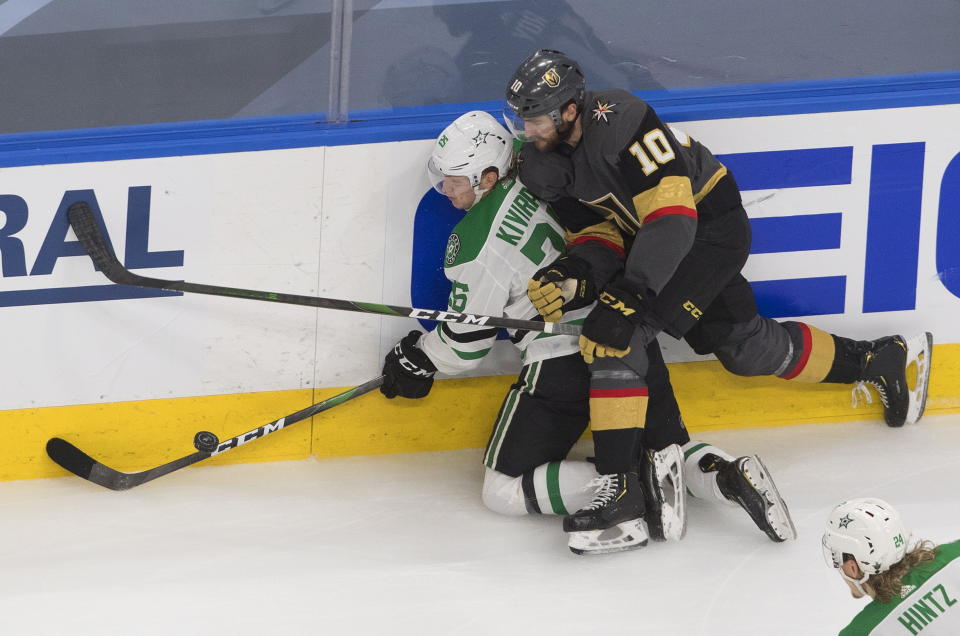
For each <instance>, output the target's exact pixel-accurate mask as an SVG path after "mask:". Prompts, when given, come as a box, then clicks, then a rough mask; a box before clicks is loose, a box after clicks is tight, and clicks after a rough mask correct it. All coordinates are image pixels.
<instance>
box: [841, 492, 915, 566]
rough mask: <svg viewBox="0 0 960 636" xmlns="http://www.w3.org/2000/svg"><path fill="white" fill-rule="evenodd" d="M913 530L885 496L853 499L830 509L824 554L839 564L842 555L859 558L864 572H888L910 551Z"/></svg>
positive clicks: (858, 563)
mask: <svg viewBox="0 0 960 636" xmlns="http://www.w3.org/2000/svg"><path fill="white" fill-rule="evenodd" d="M909 541H910V531H909V530H907V529H906V528H905V527H904V525H903V521H901V519H900V513H898V512H897V511H896V509H894V507H893V506H891V505H890V504H888V503H887V502H886V501H883V500H882V499H869V498H868V499H851V500H850V501H844V502H843V503H841V504H840V505H838V506H837V507H836V508H834V509H833V512H831V513H830V516H829V517H828V518H827V527H826V530H825V531H824V533H823V557H824V559H825V560H826V561H827V565H830V566H833V567H835V568H839V567H840V566H841V565H843V555H844V554H850V555H852V556H853V558H854V559H856V561H857V565H859V566H860V570H861V571H862V572H863V574H864V576H863V579H861V582H863V581H866V579H867V578H868V577H869V576H870V575H872V574H880V573H881V572H886V571H887V570H889V569H890V568H891V566H893V565H894V564H896V563H897V562H898V561H900V560H901V559H902V558H903V556H904V555H905V554H906V553H907V542H909Z"/></svg>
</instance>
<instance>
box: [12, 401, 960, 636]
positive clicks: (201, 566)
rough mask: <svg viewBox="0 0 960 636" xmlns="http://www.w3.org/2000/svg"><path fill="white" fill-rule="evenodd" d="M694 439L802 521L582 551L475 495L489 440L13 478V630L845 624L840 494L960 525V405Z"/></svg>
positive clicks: (749, 631)
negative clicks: (766, 484)
mask: <svg viewBox="0 0 960 636" xmlns="http://www.w3.org/2000/svg"><path fill="white" fill-rule="evenodd" d="M280 434H283V433H280ZM696 438H697V439H704V440H707V441H711V442H713V443H715V444H716V445H718V446H720V447H722V448H724V449H726V450H728V451H729V452H731V453H733V454H747V453H758V454H760V455H761V457H763V459H764V460H765V462H766V464H767V466H768V468H769V469H770V470H771V472H772V474H773V475H774V477H775V478H776V481H777V484H778V486H779V487H780V491H781V493H782V494H783V496H784V498H785V499H786V500H787V502H788V504H789V506H790V509H791V511H792V513H793V518H794V521H795V522H796V526H797V530H798V532H799V538H798V540H796V541H794V542H790V543H786V544H774V543H772V542H770V541H769V540H768V539H767V538H766V536H765V535H763V534H762V533H761V532H760V531H759V530H757V529H756V528H755V527H754V526H753V524H752V522H751V521H750V520H749V518H748V517H747V516H746V515H745V514H744V513H743V512H741V511H740V510H739V509H735V508H719V507H717V506H714V505H709V504H707V503H706V502H702V501H694V502H692V503H691V504H690V510H689V529H688V532H687V537H686V538H685V539H684V540H683V541H682V542H681V543H669V544H654V543H651V544H650V545H649V546H647V547H646V548H643V549H640V550H637V551H634V552H624V553H618V554H611V555H601V556H593V557H583V556H575V555H574V554H572V553H570V552H569V551H568V550H567V547H566V538H565V536H564V534H563V532H562V531H561V528H560V520H559V518H557V517H536V518H533V517H522V518H505V517H500V516H497V515H495V514H494V513H491V512H488V511H487V510H486V509H485V508H484V507H483V505H482V504H481V502H480V496H479V493H480V479H481V475H482V470H481V467H480V451H479V450H468V451H456V452H444V453H427V454H415V455H392V456H379V457H359V458H347V459H327V460H322V461H316V460H306V461H299V462H282V463H271V464H254V465H244V466H228V467H203V466H202V465H201V466H200V467H196V468H191V469H187V470H182V471H179V472H177V473H174V474H171V475H168V476H166V477H163V478H161V479H159V480H157V481H155V482H152V483H149V484H145V485H143V486H141V487H139V488H137V489H136V490H131V491H128V492H120V493H117V492H111V491H108V490H104V489H101V488H100V487H98V486H94V485H92V484H90V483H87V482H85V481H83V480H81V479H79V478H75V477H65V478H62V479H47V480H38V481H30V482H8V483H4V484H0V502H2V512H3V515H2V518H3V523H2V525H0V546H2V547H0V567H2V570H0V571H2V577H0V634H3V635H5V636H14V635H16V636H19V635H21V634H24V635H30V636H32V635H35V634H56V635H60V634H71V635H76V634H97V635H104V634H106V635H113V634H121V635H128V634H136V635H140V634H164V635H167V634H178V635H180V634H213V635H219V634H230V635H234V634H237V635H239V634H272V635H278V636H279V635H286V634H336V635H341V634H344V635H346V634H377V635H379V634H390V635H405V634H411V635H413V634H416V635H418V636H421V635H433V634H443V635H448V634H450V635H453V634H458V635H459V634H463V635H467V634H477V635H484V636H486V635H495V636H512V635H514V634H516V635H523V636H529V635H538V634H550V635H551V636H560V635H565V634H570V635H576V636H584V635H593V634H618V635H619V634H622V635H634V634H657V635H674V634H677V635H688V634H690V635H694V634H703V635H710V636H714V635H718V634H719V635H726V634H730V635H737V636H744V635H746V636H749V635H754V634H756V635H761V634H762V635H764V636H768V635H791V634H796V635H801V634H802V635H803V636H810V635H819V634H834V633H836V632H837V631H838V630H839V629H840V628H841V627H843V626H844V625H845V624H846V623H847V621H849V619H850V618H851V617H852V616H853V615H854V614H855V613H856V612H857V611H858V610H859V608H860V607H861V605H862V601H856V600H853V599H851V598H850V597H849V595H848V593H847V591H846V587H845V586H844V585H843V583H842V581H841V580H840V578H839V576H838V575H837V574H836V572H835V571H833V570H831V569H829V568H827V566H826V565H825V564H824V562H823V559H822V556H821V550H820V535H821V531H822V524H823V522H824V519H825V517H826V515H827V513H828V511H829V510H830V508H831V507H832V506H833V505H834V504H836V503H838V502H840V501H841V500H843V499H845V498H850V497H862V496H875V497H881V498H884V499H887V500H888V501H889V502H891V503H893V504H894V505H895V506H897V507H898V508H899V509H900V511H901V513H902V515H903V516H904V518H905V520H906V521H907V523H908V524H909V525H910V526H912V528H913V530H914V536H915V538H917V537H923V538H929V539H932V540H934V541H936V542H945V541H950V540H954V539H956V538H957V536H958V534H960V533H958V530H957V529H958V527H960V507H958V506H957V491H958V488H957V485H958V484H960V459H958V453H957V449H958V447H960V415H946V416H936V417H933V416H928V417H927V418H926V419H924V420H923V421H922V422H921V423H920V424H918V425H915V426H908V427H906V428H904V429H900V430H895V429H889V428H887V427H886V426H884V425H883V423H882V422H854V423H844V424H831V425H810V426H796V427H789V428H772V429H752V430H737V431H720V432H713V433H710V434H700V435H698V436H696ZM86 450H88V451H90V452H92V453H95V450H96V449H92V448H91V449H86ZM578 450H581V451H583V450H584V449H578Z"/></svg>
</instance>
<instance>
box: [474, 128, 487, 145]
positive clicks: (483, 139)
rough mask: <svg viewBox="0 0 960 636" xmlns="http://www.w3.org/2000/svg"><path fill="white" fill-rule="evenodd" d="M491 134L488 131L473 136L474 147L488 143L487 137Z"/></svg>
mask: <svg viewBox="0 0 960 636" xmlns="http://www.w3.org/2000/svg"><path fill="white" fill-rule="evenodd" d="M489 135H490V133H488V132H482V131H481V132H478V133H477V134H476V136H475V137H474V138H473V147H474V148H479V147H480V144H484V143H487V137H488V136H489Z"/></svg>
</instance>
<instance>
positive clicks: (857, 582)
mask: <svg viewBox="0 0 960 636" xmlns="http://www.w3.org/2000/svg"><path fill="white" fill-rule="evenodd" d="M840 576H842V577H843V578H845V579H846V580H848V581H850V582H851V583H853V586H854V587H855V588H857V591H858V592H860V593H861V594H863V595H864V596H870V593H869V592H867V591H866V590H865V589H863V584H864V583H866V582H867V579H869V578H870V575H869V574H867V573H866V572H864V574H863V577H862V578H859V579H855V578H853V577H852V576H847V573H846V572H844V571H843V568H840Z"/></svg>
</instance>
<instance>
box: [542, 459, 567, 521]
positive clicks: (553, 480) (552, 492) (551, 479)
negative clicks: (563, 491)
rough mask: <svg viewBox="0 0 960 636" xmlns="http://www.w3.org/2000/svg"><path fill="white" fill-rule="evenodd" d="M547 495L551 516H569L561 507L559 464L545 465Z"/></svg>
mask: <svg viewBox="0 0 960 636" xmlns="http://www.w3.org/2000/svg"><path fill="white" fill-rule="evenodd" d="M547 494H548V495H549V496H550V507H551V508H553V514H556V515H567V514H570V513H569V512H567V509H566V508H565V507H564V505H563V497H561V496H560V462H550V463H549V464H547Z"/></svg>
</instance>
